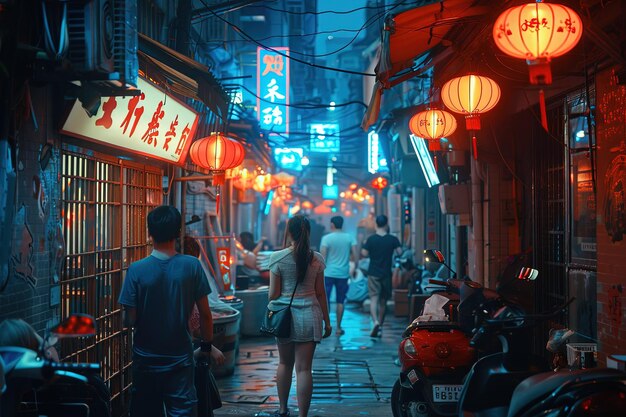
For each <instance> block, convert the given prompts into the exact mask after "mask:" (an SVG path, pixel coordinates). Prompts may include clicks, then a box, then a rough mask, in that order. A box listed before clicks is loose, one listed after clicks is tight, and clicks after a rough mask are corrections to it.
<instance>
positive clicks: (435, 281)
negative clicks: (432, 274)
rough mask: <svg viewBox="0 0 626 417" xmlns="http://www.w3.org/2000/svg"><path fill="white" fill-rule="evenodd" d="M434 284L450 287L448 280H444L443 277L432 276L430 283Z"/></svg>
mask: <svg viewBox="0 0 626 417" xmlns="http://www.w3.org/2000/svg"><path fill="white" fill-rule="evenodd" d="M430 284H433V285H441V286H444V287H448V286H449V285H448V281H444V280H441V279H435V278H431V279H429V280H428V285H430Z"/></svg>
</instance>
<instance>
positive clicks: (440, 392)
mask: <svg viewBox="0 0 626 417" xmlns="http://www.w3.org/2000/svg"><path fill="white" fill-rule="evenodd" d="M462 389H463V385H433V401H434V402H436V403H444V402H448V403H455V402H458V401H459V397H460V396H461V390H462Z"/></svg>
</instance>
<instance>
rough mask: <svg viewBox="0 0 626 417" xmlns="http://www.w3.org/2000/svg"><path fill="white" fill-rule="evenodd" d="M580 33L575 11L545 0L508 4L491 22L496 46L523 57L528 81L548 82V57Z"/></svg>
mask: <svg viewBox="0 0 626 417" xmlns="http://www.w3.org/2000/svg"><path fill="white" fill-rule="evenodd" d="M582 33H583V26H582V22H581V20H580V16H578V14H576V12H575V11H573V10H572V9H570V8H569V7H565V6H562V5H560V4H549V3H527V4H523V5H521V6H516V7H511V8H510V9H507V10H506V11H504V13H502V14H501V15H500V16H498V18H497V19H496V23H495V24H494V25H493V39H494V41H495V42H496V46H497V47H498V48H499V49H500V50H501V51H502V52H504V53H505V54H507V55H509V56H512V57H514V58H521V59H525V60H526V63H527V64H528V66H529V72H530V82H531V84H551V83H552V74H551V71H550V60H551V59H552V58H554V57H557V56H561V55H564V54H566V53H567V52H569V51H571V50H572V48H574V46H576V44H577V43H578V41H579V40H580V38H581V36H582Z"/></svg>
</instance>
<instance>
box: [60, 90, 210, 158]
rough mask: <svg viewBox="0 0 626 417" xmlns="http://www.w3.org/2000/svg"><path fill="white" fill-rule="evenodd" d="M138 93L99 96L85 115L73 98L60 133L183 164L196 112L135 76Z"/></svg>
mask: <svg viewBox="0 0 626 417" xmlns="http://www.w3.org/2000/svg"><path fill="white" fill-rule="evenodd" d="M137 87H138V88H139V90H141V95H139V96H134V97H131V96H127V97H102V104H101V105H100V108H99V109H98V112H97V113H96V114H95V115H94V116H92V117H89V116H88V115H87V112H86V111H85V109H83V106H82V105H81V103H80V102H79V101H78V100H76V102H75V103H74V106H73V107H72V110H71V111H70V114H69V116H68V117H67V120H65V123H64V124H63V126H62V127H61V132H62V133H65V134H68V135H71V136H75V137H78V138H81V139H86V140H90V141H94V142H99V143H104V144H106V145H108V146H113V147H116V148H120V149H125V150H128V151H131V152H134V153H137V154H140V155H144V156H148V157H151V158H155V159H160V160H162V161H166V162H172V163H175V164H183V163H184V162H185V157H186V156H187V151H188V150H189V145H191V141H192V139H193V137H194V135H195V133H196V126H197V124H198V114H197V113H196V112H195V111H193V110H192V109H191V108H190V107H188V106H187V105H185V104H183V103H181V102H180V101H177V100H176V99H175V98H174V97H172V96H169V95H167V93H165V92H164V91H162V90H160V89H159V88H157V87H155V86H154V85H153V84H151V83H149V82H147V81H144V80H143V79H141V78H138V79H137Z"/></svg>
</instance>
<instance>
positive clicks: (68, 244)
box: [61, 152, 162, 415]
mask: <svg viewBox="0 0 626 417" xmlns="http://www.w3.org/2000/svg"><path fill="white" fill-rule="evenodd" d="M61 172H62V178H61V193H62V194H61V196H62V197H61V198H62V200H63V201H62V216H61V217H62V219H63V233H64V236H65V265H64V269H63V273H62V277H61V316H62V317H66V316H67V315H69V314H72V313H86V314H90V315H92V316H94V317H95V318H96V323H97V334H96V336H95V337H91V338H84V339H68V340H66V341H63V344H62V356H63V358H64V360H66V361H73V362H99V363H100V365H101V366H102V373H101V374H102V376H103V378H104V379H105V381H106V382H107V383H108V384H109V388H110V390H111V395H112V406H113V411H114V415H121V413H122V412H123V410H124V409H125V408H126V405H127V403H128V388H129V386H130V382H131V378H130V363H131V352H130V347H131V343H130V342H131V341H130V338H131V335H130V334H129V333H128V332H127V331H125V330H124V329H123V326H122V315H121V309H120V305H119V304H118V302H117V299H118V297H119V294H120V290H121V286H122V282H123V277H124V273H125V271H126V269H127V268H128V265H130V263H132V262H134V261H137V260H139V259H141V258H143V257H145V256H147V255H148V250H149V244H148V236H147V231H146V216H147V213H148V212H149V211H150V209H152V208H153V207H155V206H158V205H160V204H161V201H162V189H161V186H162V182H161V181H162V180H161V176H162V173H161V170H160V169H156V168H153V167H147V166H144V165H139V164H135V163H131V162H128V161H120V160H118V159H116V158H111V157H107V156H104V155H97V156H86V155H81V154H76V153H72V152H64V153H63V158H62V168H61Z"/></svg>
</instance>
